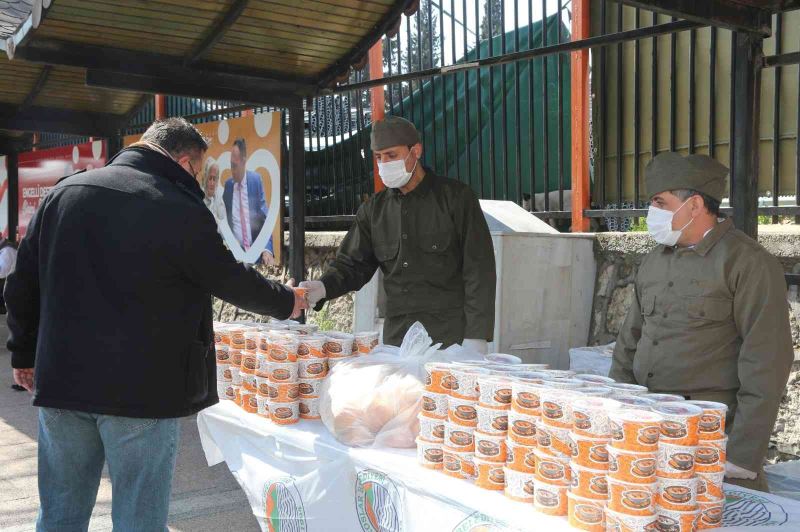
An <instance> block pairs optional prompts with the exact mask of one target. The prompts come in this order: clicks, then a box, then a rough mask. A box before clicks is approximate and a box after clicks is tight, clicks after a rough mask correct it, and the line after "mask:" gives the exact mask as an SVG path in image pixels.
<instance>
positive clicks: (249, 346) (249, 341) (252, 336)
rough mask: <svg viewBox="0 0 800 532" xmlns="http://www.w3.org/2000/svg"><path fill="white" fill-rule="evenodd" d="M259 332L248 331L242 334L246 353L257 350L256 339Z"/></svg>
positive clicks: (259, 334)
mask: <svg viewBox="0 0 800 532" xmlns="http://www.w3.org/2000/svg"><path fill="white" fill-rule="evenodd" d="M260 336H261V332H260V331H258V330H250V331H246V332H245V333H244V348H245V350H247V351H255V350H256V349H258V339H259V337H260Z"/></svg>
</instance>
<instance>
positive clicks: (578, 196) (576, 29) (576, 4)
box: [531, 0, 591, 233]
mask: <svg viewBox="0 0 800 532" xmlns="http://www.w3.org/2000/svg"><path fill="white" fill-rule="evenodd" d="M572 2H573V4H572V7H573V10H572V37H573V38H574V39H578V40H582V39H585V38H586V37H588V36H589V35H590V32H591V25H590V19H589V13H590V12H589V9H590V6H591V0H572ZM570 67H571V80H570V81H571V87H570V103H571V105H570V108H571V112H572V115H571V118H572V128H571V133H572V160H571V164H572V213H571V214H572V231H573V232H576V233H584V232H586V231H588V230H589V219H588V218H586V217H585V216H584V214H583V213H584V211H585V210H586V209H588V208H589V50H587V49H584V50H578V51H575V52H573V53H572V57H571V65H570ZM532 85H533V84H531V86H532ZM531 118H533V116H531ZM531 155H533V154H531ZM534 192H535V190H533V189H531V200H533V197H534V196H533V193H534ZM531 204H533V201H531Z"/></svg>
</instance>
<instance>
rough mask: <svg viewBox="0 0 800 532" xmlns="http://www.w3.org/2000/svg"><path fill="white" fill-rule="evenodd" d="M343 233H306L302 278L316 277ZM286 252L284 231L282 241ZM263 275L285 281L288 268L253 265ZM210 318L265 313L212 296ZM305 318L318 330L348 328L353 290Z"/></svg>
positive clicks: (245, 317)
mask: <svg viewBox="0 0 800 532" xmlns="http://www.w3.org/2000/svg"><path fill="white" fill-rule="evenodd" d="M344 235H345V233H340V232H331V233H306V279H318V278H319V277H320V275H322V272H323V271H324V270H325V267H326V266H327V265H328V263H329V262H330V261H332V260H333V259H334V257H335V256H336V250H337V248H338V247H339V244H340V243H341V241H342V239H343V238H344ZM284 244H285V246H286V248H285V252H286V254H287V256H288V235H287V236H286V240H285V242H284ZM256 269H257V270H258V271H259V272H261V273H262V274H263V275H264V276H265V277H267V278H269V279H273V280H275V281H280V282H282V283H285V282H286V281H288V280H289V271H288V268H287V267H285V266H270V267H265V266H256ZM214 318H215V319H216V320H219V321H233V320H250V321H256V322H262V321H268V320H269V318H270V317H269V316H261V315H258V314H252V313H250V312H246V311H243V310H241V309H238V308H236V307H234V306H233V305H231V304H229V303H225V302H223V301H221V300H219V299H216V300H214ZM308 322H309V323H316V324H317V325H319V326H320V329H322V330H326V331H328V330H337V331H350V330H351V329H352V328H353V294H348V295H346V296H344V297H340V298H338V299H335V300H333V301H332V302H330V303H328V304H327V305H325V308H324V309H323V310H322V311H320V312H314V311H310V312H309V313H308Z"/></svg>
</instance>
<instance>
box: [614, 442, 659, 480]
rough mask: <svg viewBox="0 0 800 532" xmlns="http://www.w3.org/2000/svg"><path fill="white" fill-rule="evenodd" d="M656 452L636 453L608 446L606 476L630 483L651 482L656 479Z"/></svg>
mask: <svg viewBox="0 0 800 532" xmlns="http://www.w3.org/2000/svg"><path fill="white" fill-rule="evenodd" d="M657 467H658V454H657V452H647V453H637V452H635V451H626V450H623V449H617V448H614V447H609V448H608V476H609V477H610V478H613V479H615V480H620V481H623V482H630V483H632V484H651V483H652V482H654V481H655V480H656V468H657Z"/></svg>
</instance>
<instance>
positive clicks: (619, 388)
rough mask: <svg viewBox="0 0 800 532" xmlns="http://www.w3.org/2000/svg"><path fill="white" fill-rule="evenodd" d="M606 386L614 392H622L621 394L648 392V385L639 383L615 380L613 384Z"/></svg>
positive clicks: (642, 393)
mask: <svg viewBox="0 0 800 532" xmlns="http://www.w3.org/2000/svg"><path fill="white" fill-rule="evenodd" d="M605 386H606V387H608V388H611V389H612V390H614V393H620V394H628V395H644V394H646V393H647V392H648V389H647V386H640V385H639V384H627V383H624V382H614V383H611V384H605Z"/></svg>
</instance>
